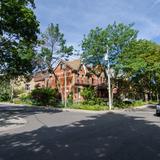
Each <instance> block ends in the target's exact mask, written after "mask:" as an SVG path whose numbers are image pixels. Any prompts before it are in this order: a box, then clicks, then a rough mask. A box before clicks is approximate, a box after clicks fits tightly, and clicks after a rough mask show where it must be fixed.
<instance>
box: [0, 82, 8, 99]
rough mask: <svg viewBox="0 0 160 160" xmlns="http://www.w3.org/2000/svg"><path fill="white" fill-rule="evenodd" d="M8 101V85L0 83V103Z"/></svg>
mask: <svg viewBox="0 0 160 160" xmlns="http://www.w3.org/2000/svg"><path fill="white" fill-rule="evenodd" d="M9 100H10V85H9V82H8V81H0V101H9Z"/></svg>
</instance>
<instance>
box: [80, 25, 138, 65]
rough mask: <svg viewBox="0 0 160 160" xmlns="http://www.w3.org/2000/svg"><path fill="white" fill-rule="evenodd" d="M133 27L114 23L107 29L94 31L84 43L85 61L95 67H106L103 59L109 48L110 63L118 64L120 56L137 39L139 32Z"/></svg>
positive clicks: (83, 55)
mask: <svg viewBox="0 0 160 160" xmlns="http://www.w3.org/2000/svg"><path fill="white" fill-rule="evenodd" d="M132 27H133V24H129V25H125V24H123V23H119V24H117V23H114V24H113V25H108V26H107V27H106V28H105V29H102V28H99V27H96V28H95V29H92V30H91V31H90V32H89V34H88V35H87V36H85V37H84V39H83V41H82V50H83V54H82V59H83V61H84V62H85V63H86V64H90V65H93V66H96V65H102V66H105V65H106V63H105V62H104V60H103V59H104V55H105V53H106V51H107V48H108V49H109V59H110V62H111V64H112V65H114V64H116V63H117V57H118V56H119V54H120V53H122V52H123V50H124V48H125V47H127V46H128V45H129V44H130V42H132V41H133V40H135V39H136V37H137V33H138V32H137V31H136V30H134V29H133V28H132Z"/></svg>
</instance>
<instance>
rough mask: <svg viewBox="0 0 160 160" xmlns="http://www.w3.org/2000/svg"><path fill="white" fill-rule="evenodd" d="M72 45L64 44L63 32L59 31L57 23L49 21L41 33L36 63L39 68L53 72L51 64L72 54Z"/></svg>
mask: <svg viewBox="0 0 160 160" xmlns="http://www.w3.org/2000/svg"><path fill="white" fill-rule="evenodd" d="M72 51H73V47H72V46H69V47H67V45H66V40H64V34H63V33H61V32H60V30H59V26H58V24H56V25H54V24H53V23H51V24H50V25H49V26H48V28H47V29H46V31H45V32H44V33H43V34H42V48H41V52H40V53H39V54H38V57H37V63H38V67H39V68H40V69H47V70H48V72H49V73H52V72H53V69H52V68H53V65H54V64H55V63H57V61H58V60H60V59H62V58H68V57H69V56H70V55H72Z"/></svg>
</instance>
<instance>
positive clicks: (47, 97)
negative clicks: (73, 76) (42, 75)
mask: <svg viewBox="0 0 160 160" xmlns="http://www.w3.org/2000/svg"><path fill="white" fill-rule="evenodd" d="M31 99H32V100H33V103H35V104H36V105H42V106H46V105H52V106H54V107H55V106H56V105H57V104H58V103H59V102H60V97H59V93H58V90H57V89H51V88H37V89H34V90H32V92H31Z"/></svg>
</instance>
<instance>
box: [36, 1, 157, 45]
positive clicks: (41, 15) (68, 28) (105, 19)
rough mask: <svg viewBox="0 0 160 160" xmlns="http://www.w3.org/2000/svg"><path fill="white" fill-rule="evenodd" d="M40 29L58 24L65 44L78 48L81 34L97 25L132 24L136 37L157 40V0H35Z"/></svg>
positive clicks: (81, 37)
mask: <svg viewBox="0 0 160 160" xmlns="http://www.w3.org/2000/svg"><path fill="white" fill-rule="evenodd" d="M35 3H36V10H35V12H36V15H37V18H38V20H39V21H40V28H41V31H42V32H43V31H44V30H45V29H46V28H47V26H48V25H49V24H50V23H51V22H52V23H54V24H59V26H60V30H61V32H63V33H64V36H65V39H66V40H67V43H68V44H71V45H73V46H74V47H75V48H79V47H78V45H79V44H80V43H81V41H82V39H83V36H84V34H85V35H87V34H88V33H89V30H90V29H93V28H95V27H96V26H100V27H106V26H107V25H108V24H113V22H114V21H116V22H123V23H125V24H129V23H133V22H134V23H135V26H134V28H135V29H137V30H139V36H138V37H139V38H145V39H149V40H153V41H155V42H158V43H160V0H35Z"/></svg>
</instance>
